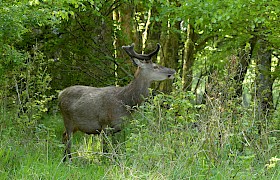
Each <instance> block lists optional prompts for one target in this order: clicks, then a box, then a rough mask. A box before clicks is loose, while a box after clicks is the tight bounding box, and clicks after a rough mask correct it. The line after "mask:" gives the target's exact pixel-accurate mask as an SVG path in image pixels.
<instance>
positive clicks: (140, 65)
mask: <svg viewBox="0 0 280 180" xmlns="http://www.w3.org/2000/svg"><path fill="white" fill-rule="evenodd" d="M133 62H134V64H135V65H136V66H138V67H142V66H143V63H142V62H141V61H140V60H139V59H137V58H133Z"/></svg>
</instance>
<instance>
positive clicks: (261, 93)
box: [256, 40, 274, 134]
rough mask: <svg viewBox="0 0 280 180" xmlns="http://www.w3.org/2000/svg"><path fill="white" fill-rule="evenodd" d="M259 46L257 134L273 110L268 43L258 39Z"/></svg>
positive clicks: (270, 52) (270, 53) (260, 131)
mask: <svg viewBox="0 0 280 180" xmlns="http://www.w3.org/2000/svg"><path fill="white" fill-rule="evenodd" d="M258 43H259V48H258V51H257V56H258V57H257V62H256V64H257V81H256V82H257V98H258V101H259V106H258V107H259V108H258V109H259V111H258V112H259V117H258V118H259V127H258V128H259V134H261V133H262V131H263V129H264V128H265V122H263V121H264V120H265V119H266V117H268V116H269V115H270V114H271V113H272V111H273V109H274V108H273V96H272V85H273V80H272V75H271V55H272V51H271V50H269V47H268V43H267V42H266V41H264V40H259V42H258Z"/></svg>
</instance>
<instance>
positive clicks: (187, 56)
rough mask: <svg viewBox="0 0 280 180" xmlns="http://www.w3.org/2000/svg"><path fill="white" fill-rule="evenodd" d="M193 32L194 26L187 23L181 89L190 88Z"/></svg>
mask: <svg viewBox="0 0 280 180" xmlns="http://www.w3.org/2000/svg"><path fill="white" fill-rule="evenodd" d="M194 38H195V34H194V28H193V26H192V25H191V24H190V23H189V24H188V29H187V41H186V43H185V51H184V59H183V73H182V84H183V90H185V91H190V90H191V88H192V79H193V77H192V76H193V73H192V66H193V63H194V52H195V45H194V42H195V39H194Z"/></svg>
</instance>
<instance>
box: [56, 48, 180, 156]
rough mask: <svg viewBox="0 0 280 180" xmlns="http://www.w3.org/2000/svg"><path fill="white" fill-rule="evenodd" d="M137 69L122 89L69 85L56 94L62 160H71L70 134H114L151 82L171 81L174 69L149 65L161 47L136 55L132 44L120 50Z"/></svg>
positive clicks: (145, 94)
mask: <svg viewBox="0 0 280 180" xmlns="http://www.w3.org/2000/svg"><path fill="white" fill-rule="evenodd" d="M122 48H123V49H124V50H125V52H126V53H127V54H128V55H129V56H130V58H131V60H132V61H133V63H134V64H135V65H136V66H137V67H138V68H137V71H136V73H135V77H134V80H132V82H130V84H128V85H127V86H124V87H114V86H109V87H102V88H97V87H90V86H78V85H77V86H71V87H68V88H66V89H64V90H63V91H61V92H60V93H59V95H58V101H59V108H60V111H61V113H62V117H63V121H64V126H65V132H64V133H63V143H64V144H65V146H66V148H65V151H64V158H63V161H65V160H66V158H67V155H68V158H69V159H70V160H71V152H70V148H71V138H72V135H73V133H75V132H76V131H81V132H84V133H87V134H100V133H101V132H102V131H104V132H105V129H106V128H111V129H112V131H113V133H115V132H118V131H120V130H121V125H122V118H123V117H124V116H128V115H129V114H130V111H129V108H128V107H133V106H137V105H139V104H141V102H142V101H143V100H144V98H145V97H147V96H148V95H149V89H148V88H149V87H150V85H151V83H152V82H153V81H162V80H165V79H172V78H174V74H175V70H174V69H170V68H166V67H163V66H160V65H158V64H155V63H153V62H152V60H151V58H152V57H153V56H155V55H156V54H157V53H158V51H159V49H160V45H159V44H157V48H156V49H155V50H154V51H153V52H151V53H149V54H138V53H136V52H135V51H134V44H132V45H131V46H123V47H122Z"/></svg>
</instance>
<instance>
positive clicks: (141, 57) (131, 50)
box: [122, 43, 160, 61]
mask: <svg viewBox="0 0 280 180" xmlns="http://www.w3.org/2000/svg"><path fill="white" fill-rule="evenodd" d="M122 48H123V49H124V50H125V52H126V53H127V54H128V55H129V56H130V57H131V58H137V59H139V60H146V61H149V60H151V58H152V57H153V56H154V55H156V54H157V53H158V51H159V49H160V44H159V43H157V47H156V49H155V50H154V51H153V52H151V53H149V54H138V53H137V52H135V51H134V43H132V44H131V46H123V47H122Z"/></svg>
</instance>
